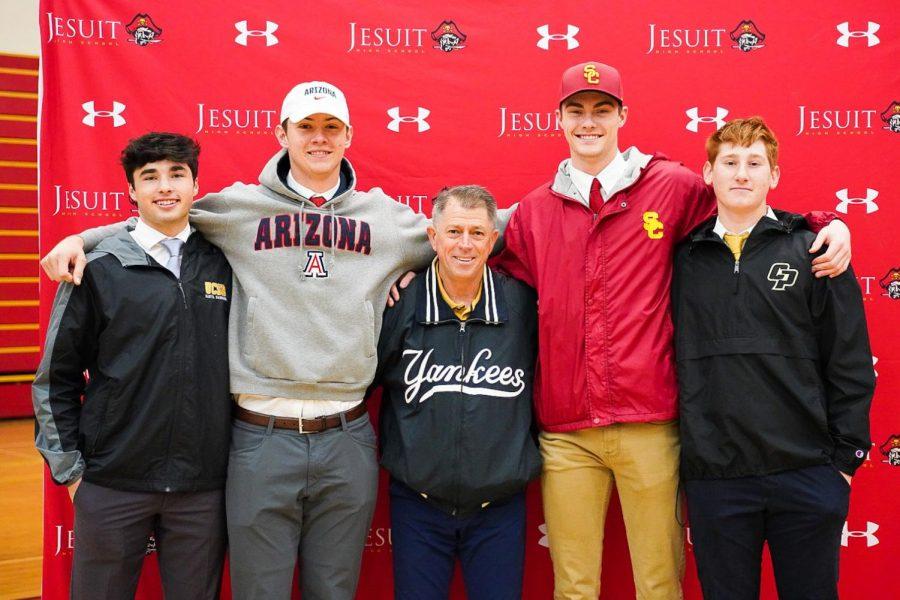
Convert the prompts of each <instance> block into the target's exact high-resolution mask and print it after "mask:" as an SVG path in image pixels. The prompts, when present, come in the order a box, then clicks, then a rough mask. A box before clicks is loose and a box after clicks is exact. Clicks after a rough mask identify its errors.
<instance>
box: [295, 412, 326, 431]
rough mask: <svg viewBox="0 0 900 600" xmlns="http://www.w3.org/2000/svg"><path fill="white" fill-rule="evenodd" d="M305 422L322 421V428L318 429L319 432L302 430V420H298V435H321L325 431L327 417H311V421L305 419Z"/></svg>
mask: <svg viewBox="0 0 900 600" xmlns="http://www.w3.org/2000/svg"><path fill="white" fill-rule="evenodd" d="M306 420H307V421H322V428H321V429H319V430H312V429H308V430H307V429H303V419H298V421H299V422H300V423H299V430H300V433H305V434H307V435H309V434H311V433H321V432H323V431H325V426H326V423H327V415H322V416H319V417H313V418H311V419H306Z"/></svg>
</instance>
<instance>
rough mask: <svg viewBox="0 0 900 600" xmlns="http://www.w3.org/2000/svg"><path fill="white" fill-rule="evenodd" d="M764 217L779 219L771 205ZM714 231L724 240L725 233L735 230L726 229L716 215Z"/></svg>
mask: <svg viewBox="0 0 900 600" xmlns="http://www.w3.org/2000/svg"><path fill="white" fill-rule="evenodd" d="M762 218H763V219H765V218H769V219H772V220H773V221H777V220H778V217H776V216H775V211H773V210H772V207H771V206H766V215H765V216H764V217H762ZM757 223H759V221H757V222H756V223H754V224H753V227H756V224H757ZM753 227H748V228H747V229H745V230H743V231H739V232H737V233H736V234H735V235H742V234H744V233H750V232H752V231H753ZM713 233H716V234H718V236H719V237H720V238H722V239H723V240H724V239H725V234H726V233H733V232H731V231H728V230H727V229H725V226H724V225H722V221H720V220H719V217H716V225H715V227H713Z"/></svg>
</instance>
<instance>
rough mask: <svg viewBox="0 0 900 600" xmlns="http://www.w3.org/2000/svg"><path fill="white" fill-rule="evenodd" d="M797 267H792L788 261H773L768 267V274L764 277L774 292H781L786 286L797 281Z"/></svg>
mask: <svg viewBox="0 0 900 600" xmlns="http://www.w3.org/2000/svg"><path fill="white" fill-rule="evenodd" d="M797 274H798V273H797V269H792V268H791V265H789V264H788V263H780V262H778V263H773V264H772V266H771V267H770V268H769V274H768V275H767V276H766V279H768V280H769V281H771V282H772V283H773V284H774V285H772V289H773V290H775V291H776V292H783V291H784V290H786V289H787V288H789V287H791V286H792V285H794V284H795V283H797Z"/></svg>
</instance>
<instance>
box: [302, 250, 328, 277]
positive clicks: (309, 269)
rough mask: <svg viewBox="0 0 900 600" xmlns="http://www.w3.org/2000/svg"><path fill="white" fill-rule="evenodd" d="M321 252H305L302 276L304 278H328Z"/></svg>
mask: <svg viewBox="0 0 900 600" xmlns="http://www.w3.org/2000/svg"><path fill="white" fill-rule="evenodd" d="M322 255H323V252H322V251H321V250H307V251H306V266H305V267H303V275H304V276H306V277H328V271H327V270H325V261H324V259H323V258H322Z"/></svg>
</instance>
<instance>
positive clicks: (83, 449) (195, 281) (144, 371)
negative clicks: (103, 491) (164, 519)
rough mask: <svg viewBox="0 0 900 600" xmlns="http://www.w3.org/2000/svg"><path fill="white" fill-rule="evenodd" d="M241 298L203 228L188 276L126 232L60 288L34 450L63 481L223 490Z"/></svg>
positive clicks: (191, 248) (39, 378)
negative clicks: (232, 322)
mask: <svg viewBox="0 0 900 600" xmlns="http://www.w3.org/2000/svg"><path fill="white" fill-rule="evenodd" d="M230 299H231V267H230V266H229V265H228V261H226V260H225V256H224V255H223V254H222V252H221V250H219V249H218V248H216V247H215V246H213V245H212V244H210V243H209V242H208V241H206V239H204V238H203V236H202V235H200V233H198V232H194V233H192V234H191V236H190V237H189V238H188V240H187V243H186V244H185V245H184V248H183V251H182V261H181V277H180V278H176V277H175V275H173V274H172V273H171V272H170V271H169V270H168V269H166V268H165V267H164V266H162V265H160V264H159V263H157V262H156V261H155V260H153V258H151V257H150V256H149V255H148V254H147V253H146V252H144V250H143V249H142V248H141V247H140V246H139V245H138V244H137V242H135V241H134V239H132V237H131V234H130V233H129V232H128V231H127V230H122V231H120V232H119V233H117V234H116V235H114V236H113V237H109V238H107V239H105V240H103V242H101V243H100V245H98V246H97V248H96V249H94V251H93V252H91V253H90V254H89V255H88V264H87V267H86V268H85V270H84V278H83V280H82V283H81V285H80V286H77V287H76V286H73V285H71V284H66V283H63V284H60V286H59V290H58V291H57V294H56V300H55V301H54V304H53V313H52V315H51V317H50V324H49V327H48V330H47V342H46V345H45V348H44V356H43V359H42V360H41V364H40V366H39V367H38V372H37V374H36V376H35V381H34V385H33V388H32V397H33V401H34V410H35V416H36V418H37V425H38V433H37V439H36V442H35V444H36V446H37V448H38V450H39V451H40V452H41V454H42V455H43V456H44V459H45V460H46V461H47V464H48V465H49V467H50V472H51V474H52V475H53V479H54V480H55V481H56V482H57V483H60V484H69V483H72V482H74V481H75V480H77V479H78V478H79V477H82V476H83V477H84V480H85V481H89V482H91V483H94V484H97V485H101V486H105V487H109V488H113V489H118V490H126V491H144V492H190V491H204V490H213V489H219V488H221V487H223V485H224V482H225V469H226V467H227V463H228V445H229V442H230V439H231V400H230V398H229V389H228V308H229V304H230ZM85 371H87V372H88V373H89V379H86V378H85V376H84V372H85ZM82 396H83V397H84V402H83V403H82Z"/></svg>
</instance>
